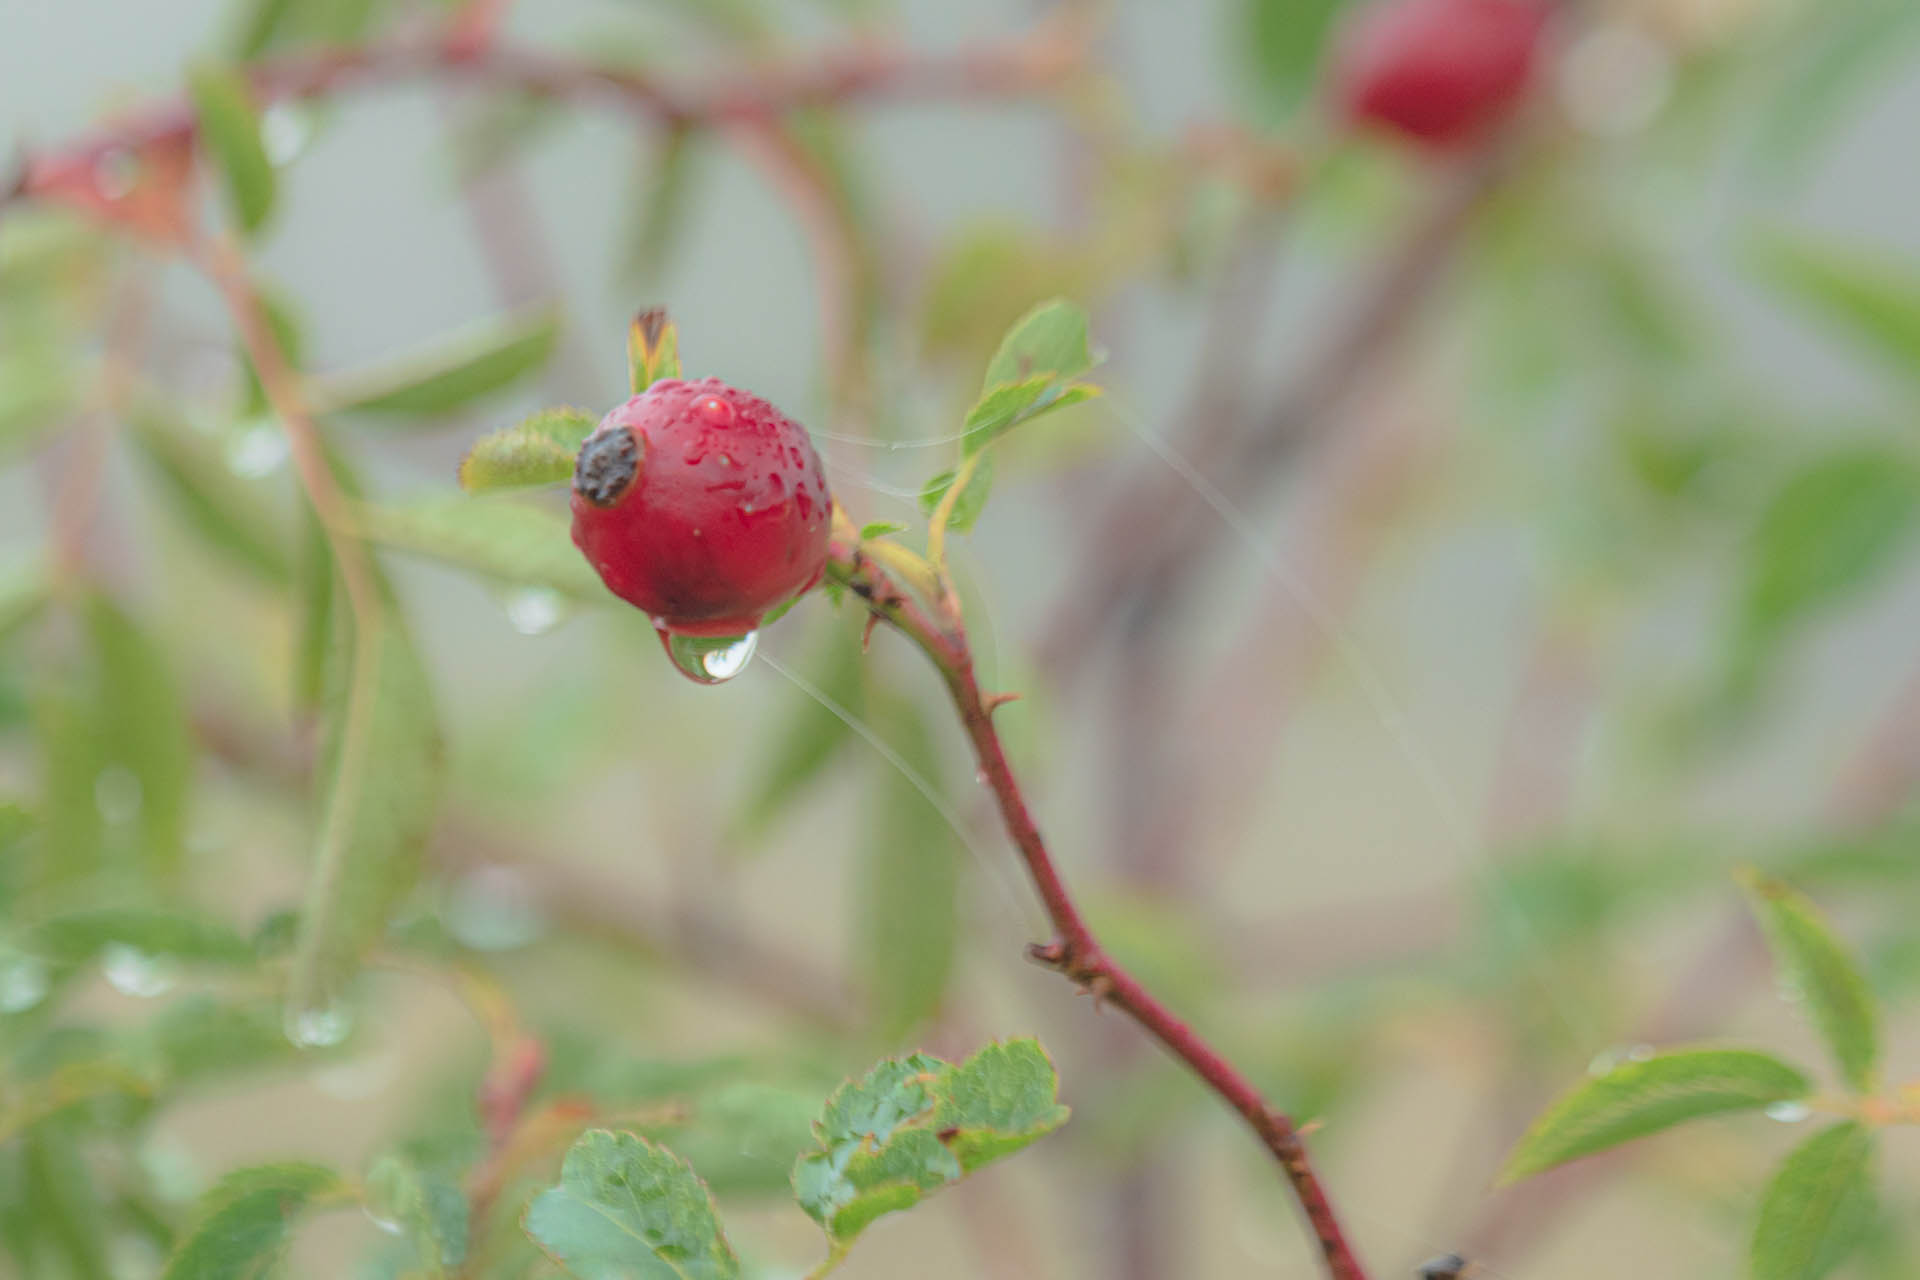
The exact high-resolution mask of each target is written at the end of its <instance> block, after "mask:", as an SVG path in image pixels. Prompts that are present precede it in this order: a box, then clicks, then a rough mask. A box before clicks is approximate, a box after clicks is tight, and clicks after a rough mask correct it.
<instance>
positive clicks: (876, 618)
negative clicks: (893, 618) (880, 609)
mask: <svg viewBox="0 0 1920 1280" xmlns="http://www.w3.org/2000/svg"><path fill="white" fill-rule="evenodd" d="M879 625H880V615H879V614H877V613H870V614H868V615H867V625H866V626H864V627H862V628H861V629H860V652H862V653H868V652H871V651H872V648H873V633H874V630H875V629H876V628H878V627H879Z"/></svg>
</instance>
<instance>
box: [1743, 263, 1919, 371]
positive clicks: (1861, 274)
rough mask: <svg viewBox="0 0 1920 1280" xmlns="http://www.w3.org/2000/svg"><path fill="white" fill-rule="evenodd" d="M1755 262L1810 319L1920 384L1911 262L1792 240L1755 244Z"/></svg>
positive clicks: (1915, 288)
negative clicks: (1862, 347)
mask: <svg viewBox="0 0 1920 1280" xmlns="http://www.w3.org/2000/svg"><path fill="white" fill-rule="evenodd" d="M1752 258H1753V262H1754V266H1755V269H1756V270H1757V271H1758V272H1759V274H1760V276H1761V278H1762V279H1764V280H1765V281H1767V282H1768V283H1769V284H1771V285H1773V286H1774V288H1776V289H1778V290H1779V291H1780V292H1781V293H1783V294H1785V295H1786V296H1787V297H1788V298H1790V299H1792V300H1793V301H1795V302H1797V303H1799V304H1800V305H1801V307H1802V308H1803V309H1804V310H1806V311H1807V312H1808V313H1809V314H1810V315H1812V316H1814V317H1816V318H1817V319H1820V320H1822V321H1824V322H1826V323H1827V324H1828V325H1829V326H1831V327H1832V328H1834V329H1835V330H1836V331H1838V332H1840V333H1842V334H1844V335H1846V336H1848V337H1851V338H1853V339H1854V340H1855V341H1857V342H1859V343H1861V344H1862V345H1864V346H1865V347H1866V348H1867V349H1868V350H1870V351H1871V352H1873V353H1874V354H1875V355H1877V356H1879V357H1881V358H1882V359H1883V360H1884V361H1886V362H1887V363H1888V364H1889V366H1890V367H1891V368H1892V369H1894V370H1895V371H1896V372H1898V373H1903V374H1905V375H1906V376H1907V377H1909V378H1912V379H1915V380H1920V266H1916V264H1915V263H1914V262H1913V261H1912V260H1910V259H1908V258H1904V257H1897V256H1894V255H1892V254H1889V253H1885V252H1877V251H1874V250H1871V249H1866V248H1863V247H1861V246H1860V245H1858V244H1855V243H1846V244H1841V243H1837V242H1832V241H1827V240H1821V239H1817V238H1815V237H1812V236H1807V235H1793V234H1787V233H1779V234H1775V235H1771V236H1766V237H1762V238H1760V239H1758V240H1756V241H1755V243H1754V246H1753V249H1752Z"/></svg>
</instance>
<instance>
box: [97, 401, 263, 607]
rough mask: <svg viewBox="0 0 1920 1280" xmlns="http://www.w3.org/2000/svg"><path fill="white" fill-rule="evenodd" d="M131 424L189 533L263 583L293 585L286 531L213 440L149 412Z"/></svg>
mask: <svg viewBox="0 0 1920 1280" xmlns="http://www.w3.org/2000/svg"><path fill="white" fill-rule="evenodd" d="M131 425H132V426H133V431H132V432H131V433H130V434H131V435H132V437H133V439H134V441H135V442H136V443H137V444H138V445H139V446H140V449H141V452H142V453H144V454H145V455H146V457H147V459H148V461H150V462H152V463H153V466H154V470H155V471H156V472H158V474H159V476H160V478H161V479H162V480H163V481H164V482H165V484H164V485H163V487H164V488H165V490H166V491H167V494H168V496H169V497H171V498H172V499H173V500H174V503H175V505H176V506H177V508H178V509H179V511H180V513H181V515H182V516H184V517H185V518H186V520H187V523H188V524H190V525H191V526H192V527H193V530H194V532H196V533H198V534H199V535H200V536H201V537H203V538H205V539H206V541H207V542H208V544H209V545H211V546H213V547H216V548H218V549H219V550H221V551H223V552H225V553H226V554H227V555H228V556H230V557H231V558H232V559H233V560H234V562H235V563H237V564H239V565H241V566H242V567H244V568H247V569H250V570H252V571H253V573H254V574H255V575H257V576H258V577H260V578H261V579H262V580H264V581H266V582H268V583H271V584H273V585H276V586H283V585H285V584H286V583H288V582H290V581H291V580H292V577H293V564H292V556H291V555H290V554H289V552H288V549H287V532H286V529H285V527H284V526H283V525H282V523H281V522H280V521H279V520H278V519H277V518H276V517H275V515H274V513H273V512H272V511H271V510H269V509H268V507H267V505H266V504H265V503H264V502H263V501H262V500H261V498H260V496H259V494H258V492H257V491H256V490H255V488H254V487H253V486H251V485H249V484H248V483H247V482H246V481H245V480H243V479H241V478H240V477H239V476H237V475H235V474H234V471H233V468H232V467H231V466H229V465H228V463H227V460H226V458H225V456H224V455H223V454H222V451H221V449H220V448H219V446H218V445H217V444H216V443H215V442H214V441H213V440H212V439H210V438H209V437H207V436H206V435H204V434H201V433H199V432H195V431H194V430H193V429H192V428H190V427H188V426H187V425H186V424H185V423H183V422H180V421H178V420H176V419H174V418H172V417H171V416H169V415H167V414H164V413H162V412H160V411H158V410H157V409H155V408H153V407H143V408H141V409H139V410H138V411H136V412H135V413H134V414H133V415H132V416H131Z"/></svg>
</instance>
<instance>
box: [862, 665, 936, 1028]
mask: <svg viewBox="0 0 1920 1280" xmlns="http://www.w3.org/2000/svg"><path fill="white" fill-rule="evenodd" d="M848 647H849V648H850V647H851V646H848ZM875 727H876V729H878V730H879V731H880V732H881V733H883V734H884V736H885V738H886V740H887V742H888V743H889V744H890V745H891V746H892V747H893V749H894V750H895V751H897V752H898V753H899V754H900V758H901V759H903V760H904V761H906V763H907V765H908V766H909V767H911V768H912V769H913V770H914V771H915V772H917V773H918V774H919V775H920V776H921V777H922V778H937V777H939V776H940V772H941V771H940V767H939V759H938V757H937V755H936V753H935V751H934V747H933V737H932V735H931V734H929V733H928V731H927V726H926V724H925V722H924V721H922V720H921V718H920V716H919V714H918V712H917V711H916V710H915V708H914V706H913V704H912V703H910V702H907V701H905V700H903V699H894V700H892V701H891V702H890V704H889V705H888V706H887V707H886V708H885V709H884V712H883V714H882V716H881V717H880V723H879V724H877V725H876V726H875ZM879 786H880V795H879V796H878V798H877V799H876V800H875V801H874V802H873V804H872V805H871V806H870V808H869V813H870V815H871V822H872V825H871V828H870V830H869V834H868V837H867V846H866V856H865V857H864V858H863V859H862V862H861V868H862V874H861V875H860V876H859V877H858V881H857V883H858V884H859V886H860V888H859V892H860V898H861V907H860V912H859V919H860V921H861V927H860V949H859V952H858V956H859V961H858V963H857V964H856V965H855V972H857V973H859V974H861V975H863V976H864V978H865V982H866V986H867V990H868V993H869V997H870V999H871V1002H872V1016H873V1022H874V1025H875V1026H876V1028H877V1029H878V1031H879V1034H880V1036H881V1037H882V1039H884V1040H888V1041H894V1040H898V1038H899V1037H900V1036H901V1035H902V1034H904V1033H905V1032H907V1031H909V1030H911V1029H912V1028H913V1027H915V1026H917V1025H919V1024H920V1023H921V1022H922V1021H924V1020H925V1019H927V1018H929V1017H931V1016H932V1015H933V1013H934V1012H935V1010H937V1009H938V1008H939V1006H940V1001H941V999H942V997H943V996H944V995H945V994H946V989H947V979H948V976H949V974H950V973H951V972H952V970H953V957H954V952H955V950H956V948H957V947H958V945H959V938H960V860H961V856H962V852H963V851H962V850H961V849H959V848H957V847H956V841H955V839H954V836H953V833H952V831H951V830H950V829H949V828H948V827H947V824H946V819H945V818H944V817H943V816H942V815H941V813H940V811H939V810H938V809H936V808H935V807H934V806H933V805H932V804H931V803H929V802H928V800H927V798H926V797H925V796H923V795H921V794H920V792H919V791H918V790H917V789H916V788H915V787H914V786H913V785H912V784H911V783H910V782H909V781H908V780H907V778H906V776H905V775H904V774H902V773H901V772H900V771H899V770H897V769H894V768H891V767H886V768H884V769H882V770H881V772H880V777H879Z"/></svg>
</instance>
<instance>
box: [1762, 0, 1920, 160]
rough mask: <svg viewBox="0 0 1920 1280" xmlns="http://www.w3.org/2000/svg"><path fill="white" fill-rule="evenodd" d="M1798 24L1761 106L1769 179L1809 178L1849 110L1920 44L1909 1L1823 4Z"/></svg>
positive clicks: (1917, 12)
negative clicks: (1782, 65) (1809, 167)
mask: <svg viewBox="0 0 1920 1280" xmlns="http://www.w3.org/2000/svg"><path fill="white" fill-rule="evenodd" d="M1798 18H1799V26H1800V28H1801V29H1800V31H1799V32H1797V33H1795V35H1796V38H1794V39H1793V40H1792V47H1791V48H1790V49H1789V50H1788V56H1787V65H1786V67H1785V68H1784V70H1783V72H1782V73H1781V75H1780V78H1779V80H1778V81H1777V82H1776V83H1775V84H1774V85H1773V86H1772V87H1771V89H1770V91H1769V92H1768V93H1767V94H1766V95H1765V96H1764V99H1763V100H1761V101H1759V102H1756V103H1755V105H1756V106H1757V107H1758V108H1759V118H1758V122H1757V126H1758V127H1757V129H1756V135H1757V136H1756V139H1755V151H1756V156H1755V159H1756V161H1757V167H1759V168H1760V169H1761V170H1762V171H1763V172H1764V173H1765V174H1766V175H1767V176H1770V177H1782V178H1789V177H1790V178H1798V177H1801V176H1803V175H1804V173H1805V170H1806V167H1807V164H1808V162H1809V161H1812V160H1815V159H1817V158H1818V157H1820V156H1821V155H1822V154H1823V149H1822V144H1824V143H1825V142H1826V141H1827V140H1828V139H1829V138H1831V137H1832V135H1833V133H1834V131H1835V129H1836V127H1837V126H1838V125H1839V124H1841V123H1842V121H1843V119H1844V118H1845V116H1846V113H1847V111H1848V109H1849V108H1850V107H1853V106H1855V105H1856V104H1858V103H1859V102H1860V101H1861V100H1862V98H1863V97H1865V96H1866V95H1868V94H1870V93H1871V92H1872V91H1873V90H1875V89H1876V88H1878V87H1880V86H1881V84H1882V83H1884V81H1885V79H1886V78H1887V77H1888V76H1889V75H1890V74H1891V73H1893V72H1894V71H1896V70H1897V69H1898V68H1900V67H1902V66H1904V65H1905V59H1906V57H1907V56H1908V54H1909V53H1910V52H1911V50H1912V47H1913V45H1914V43H1915V41H1916V40H1920V7H1916V6H1914V5H1912V4H1909V3H1908V2H1907V0H1855V2H1854V3H1849V4H1836V5H1823V6H1821V7H1820V8H1819V9H1818V10H1810V11H1802V13H1801V14H1799V15H1798Z"/></svg>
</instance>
